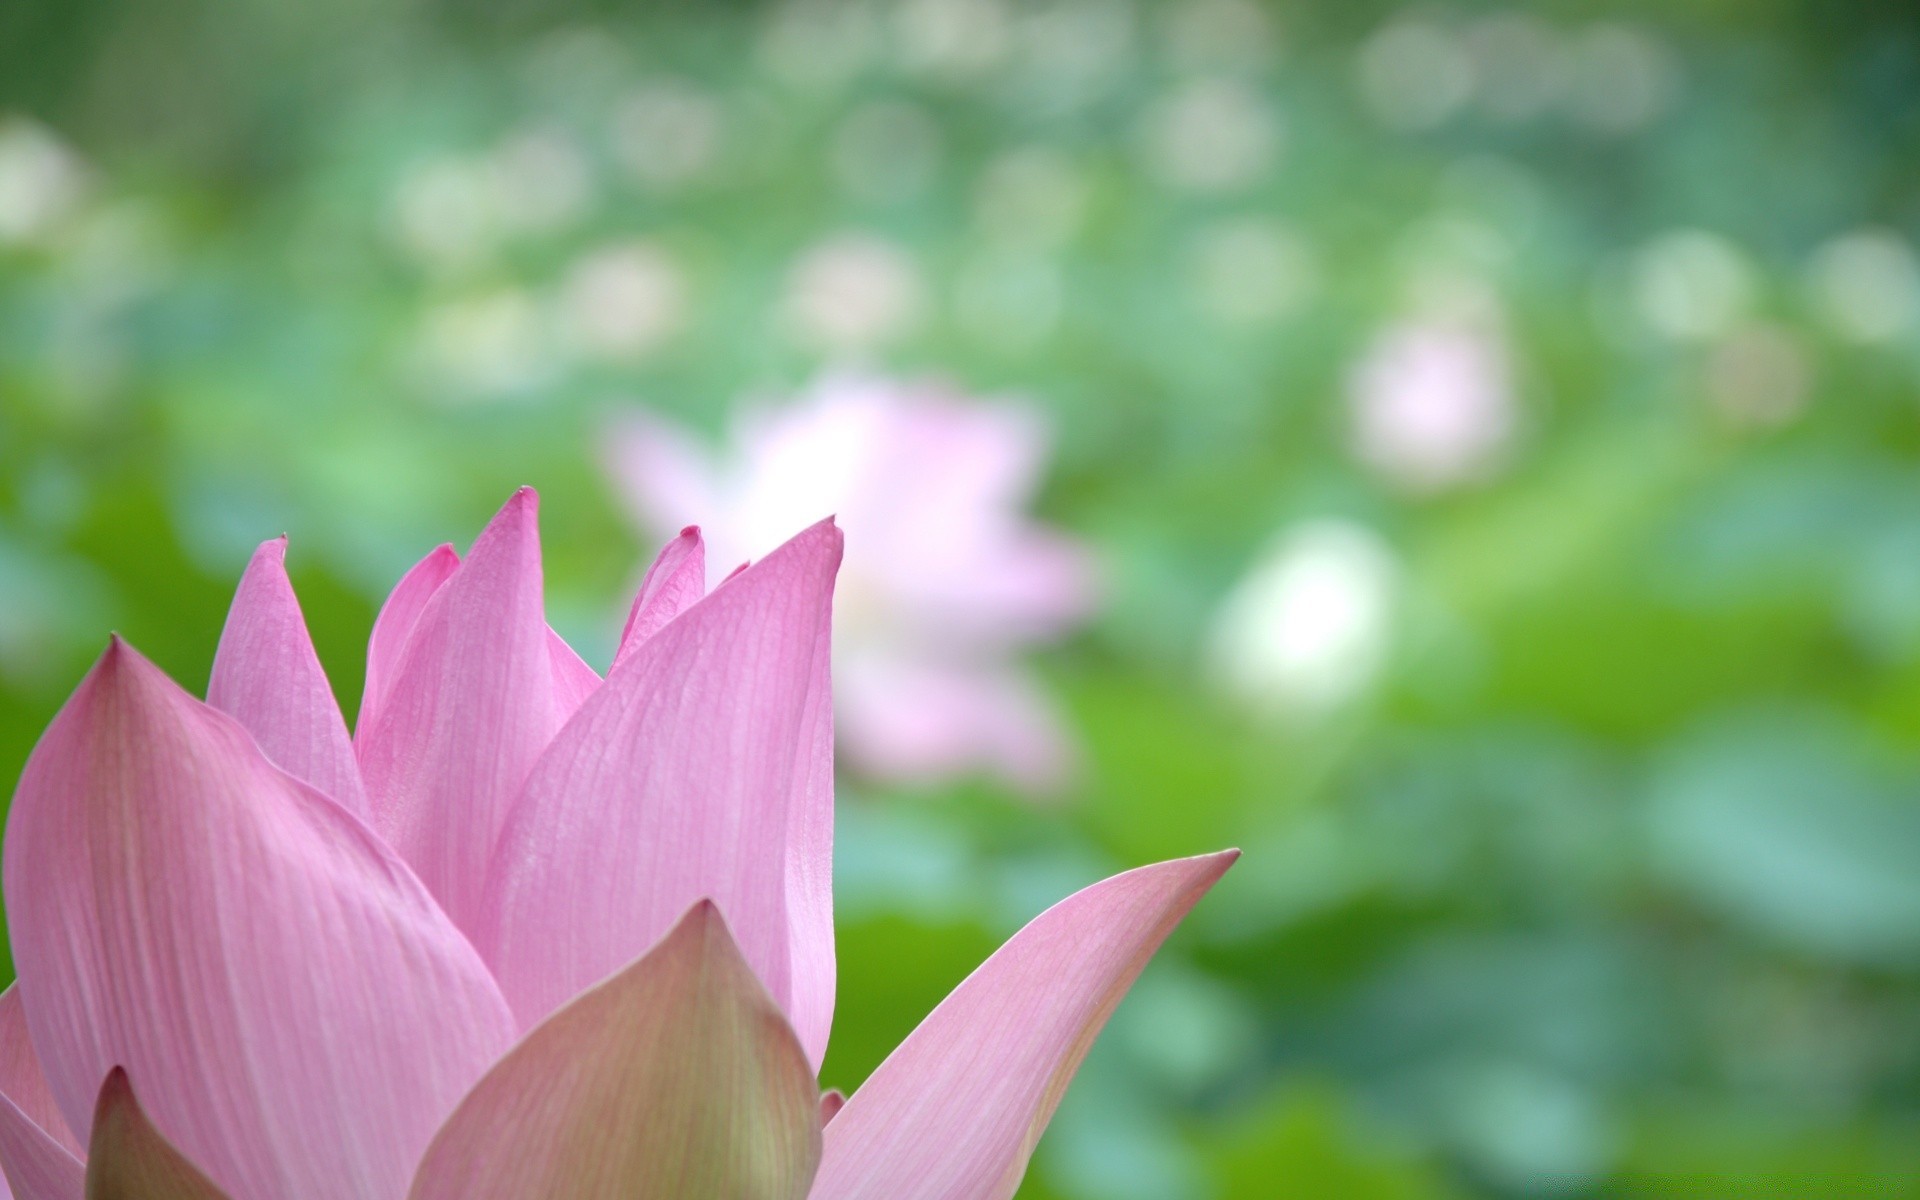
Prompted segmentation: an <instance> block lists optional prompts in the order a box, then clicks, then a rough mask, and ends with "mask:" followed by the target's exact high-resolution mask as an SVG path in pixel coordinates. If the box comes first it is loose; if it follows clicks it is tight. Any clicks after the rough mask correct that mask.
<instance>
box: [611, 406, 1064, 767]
mask: <svg viewBox="0 0 1920 1200" xmlns="http://www.w3.org/2000/svg"><path fill="white" fill-rule="evenodd" d="M734 432H735V437H734V445H733V447H732V451H733V456H732V457H731V459H730V460H728V461H724V462H723V461H720V460H718V459H716V457H715V456H714V455H713V454H710V453H709V452H708V451H707V450H706V449H705V448H704V447H702V446H701V445H699V444H698V443H697V442H696V441H695V440H694V439H693V438H691V437H689V436H688V435H687V434H686V433H684V432H683V431H681V430H679V429H676V428H674V427H671V426H668V425H666V424H664V423H662V422H660V421H657V420H655V419H652V418H650V417H646V416H643V415H639V414H629V415H627V416H626V417H624V418H623V419H622V420H621V421H620V422H619V423H618V424H617V425H616V426H615V428H614V436H613V438H612V440H611V443H610V449H609V455H608V463H609V467H610V470H611V473H612V476H613V480H614V483H615V485H616V486H617V487H618V488H619V490H620V491H621V493H622V495H623V496H624V497H625V498H626V500H627V502H628V505H629V507H630V509H631V510H632V512H633V514H634V517H635V519H636V520H637V521H638V522H639V523H640V525H641V526H642V527H643V528H645V529H647V530H648V531H649V532H650V533H655V534H665V533H667V532H668V531H671V530H674V529H678V528H680V527H681V526H683V525H688V524H691V523H693V522H695V521H700V523H701V526H702V528H703V529H704V530H705V532H706V534H707V536H708V537H709V538H710V539H711V546H712V549H713V555H712V559H713V563H714V566H715V567H716V568H717V570H718V571H722V572H724V571H726V570H729V569H731V568H732V567H733V566H734V565H735V564H736V563H739V562H742V561H744V560H745V559H747V558H748V557H749V556H751V555H756V554H763V553H765V552H766V551H767V550H769V549H771V548H772V547H774V546H775V545H778V544H779V541H780V539H781V538H783V537H785V536H786V533H787V531H789V530H792V529H795V528H797V527H799V526H800V525H802V524H804V523H805V522H808V521H815V520H819V519H820V518H822V517H825V516H827V515H828V514H829V513H831V514H833V515H834V517H835V519H836V520H838V521H839V522H841V523H842V524H843V525H844V526H845V527H846V528H847V530H848V531H849V532H850V533H851V534H852V535H853V539H854V545H853V547H852V548H851V549H850V550H849V553H848V556H847V567H846V572H845V574H844V575H843V576H842V580H841V589H840V601H839V612H838V615H837V619H836V627H835V631H836V634H837V640H838V645H837V647H836V651H835V652H836V655H837V657H836V660H835V662H834V671H835V674H836V676H837V678H838V680H839V688H838V692H837V695H836V697H835V701H836V705H837V709H838V713H837V715H838V717H839V720H840V725H841V731H840V732H841V737H842V739H843V743H844V745H843V748H844V750H845V751H846V753H847V754H848V756H849V758H850V759H851V761H852V762H853V763H854V765H856V766H857V767H859V768H860V769H861V770H863V771H865V772H867V773H869V774H871V775H874V776H877V777H880V778H883V779H889V780H903V781H925V780H935V779H940V778H943V777H947V776H951V775H954V774H958V773H961V772H964V771H968V770H972V769H977V768H987V769H990V770H993V771H996V772H998V773H999V774H1000V775H1002V776H1003V777H1005V778H1007V779H1009V780H1011V781H1012V782H1014V783H1015V784H1016V785H1018V786H1021V787H1023V788H1025V789H1027V790H1029V791H1036V792H1037V791H1046V790H1049V789H1051V788H1053V787H1056V786H1058V785H1059V784H1060V783H1061V782H1062V781H1063V779H1064V777H1065V775H1066V774H1067V772H1068V769H1069V766H1070V763H1071V761H1072V757H1073V756H1072V751H1071V749H1070V745H1071V744H1070V741H1069V739H1068V737H1067V736H1066V734H1065V733H1064V731H1062V730H1061V728H1060V726H1059V722H1058V720H1057V719H1056V718H1055V716H1054V713H1053V708H1052V706H1051V705H1050V704H1049V703H1048V702H1047V700H1046V698H1045V697H1044V696H1043V695H1042V694H1041V692H1040V690H1039V688H1038V687H1037V686H1036V685H1035V684H1034V682H1033V681H1032V679H1031V678H1029V677H1028V676H1027V675H1026V674H1025V673H1024V672H1023V671H1021V670H1020V668H1019V667H1018V666H1017V665H1016V664H1015V662H1014V661H1013V658H1014V655H1015V654H1016V653H1017V652H1018V651H1019V650H1020V649H1021V648H1023V647H1025V646H1028V645H1031V644H1033V643H1035V642H1038V641H1043V640H1046V639H1050V638H1053V637H1056V636H1058V635H1060V634H1062V633H1064V632H1065V631H1066V630H1068V629H1070V628H1072V627H1073V626H1074V625H1076V624H1077V623H1079V622H1080V621H1081V620H1082V619H1084V617H1085V616H1086V614H1087V612H1088V611H1089V609H1091V607H1092V604H1093V591H1094V588H1093V572H1092V564H1091V562H1090V560H1089V556H1088V555H1087V553H1086V551H1085V549H1084V548H1083V547H1081V546H1080V545H1078V544H1077V543H1075V542H1072V541H1070V540H1069V539H1067V538H1066V537H1064V536H1062V535H1060V534H1058V533H1055V532H1054V531H1052V530H1049V529H1045V528H1043V527H1041V526H1038V525H1036V524H1034V523H1033V522H1031V521H1030V520H1029V519H1028V518H1027V516H1026V515H1025V513H1024V511H1023V509H1024V507H1025V505H1026V503H1027V501H1028V500H1029V498H1030V497H1031V495H1032V492H1033V489H1034V487H1035V485H1036V483H1037V482H1038V479H1037V477H1038V475H1039V471H1040V468H1041V465H1042V464H1043V462H1044V461H1045V457H1046V438H1045V432H1044V430H1043V428H1042V426H1041V423H1040V421H1039V419H1038V417H1037V414H1035V413H1034V412H1032V411H1031V410H1030V409H1027V408H1023V407H1021V406H1019V405H1016V404H1013V403H1007V402H1003V403H998V404H985V403H976V402H967V401H964V400H962V399H961V398H959V397H957V396H955V395H953V394H950V393H948V392H945V391H943V390H941V389H940V388H937V387H931V386H908V385H903V384H898V383H893V382H888V381H885V380H876V379H859V378H851V377H841V378H835V379H829V380H827V381H826V382H824V383H823V384H821V385H820V386H819V387H817V388H816V389H814V390H813V392H812V393H811V394H810V395H808V396H805V397H803V398H802V399H801V400H800V401H799V402H798V403H796V404H794V405H792V406H790V407H786V408H782V409H778V410H773V411H761V412H756V413H750V414H748V415H747V416H746V417H744V418H743V419H742V420H741V421H740V422H739V423H738V426H737V428H736V429H735V431H734Z"/></svg>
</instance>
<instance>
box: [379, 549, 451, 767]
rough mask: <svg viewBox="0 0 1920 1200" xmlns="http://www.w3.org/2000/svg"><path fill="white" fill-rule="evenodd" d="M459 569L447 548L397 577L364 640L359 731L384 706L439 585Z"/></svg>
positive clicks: (429, 555)
mask: <svg viewBox="0 0 1920 1200" xmlns="http://www.w3.org/2000/svg"><path fill="white" fill-rule="evenodd" d="M459 566H460V553H459V551H457V550H455V549H454V548H453V547H452V546H450V545H443V546H436V547H435V548H434V550H433V552H432V553H431V554H428V555H427V556H426V557H425V558H423V559H421V560H420V561H419V562H417V563H415V564H413V567H412V568H411V569H410V570H408V571H407V573H406V574H405V575H402V576H401V577H400V582H399V583H397V584H395V585H394V587H393V591H392V592H391V593H389V594H388V596H387V602H386V603H385V604H383V605H381V606H380V615H379V616H377V617H375V618H374V619H373V636H372V637H370V638H368V639H367V684H366V689H365V690H364V691H363V692H361V694H360V721H359V726H360V728H361V729H366V728H368V727H369V726H371V725H372V724H373V714H374V713H376V712H378V711H379V709H380V706H381V705H382V704H385V703H386V700H387V693H388V692H389V691H391V690H392V689H393V680H394V677H395V676H396V675H398V674H399V672H400V659H401V656H402V655H404V654H405V653H406V650H407V642H408V641H409V640H410V639H411V638H412V637H413V629H414V626H416V625H418V624H419V623H420V614H421V613H422V612H424V611H425V610H426V607H427V601H429V600H431V599H433V594H434V593H435V592H437V591H439V590H440V585H441V584H443V583H445V582H446V581H447V580H449V579H451V578H453V573H454V571H455V570H456V569H457V568H458V567H459Z"/></svg>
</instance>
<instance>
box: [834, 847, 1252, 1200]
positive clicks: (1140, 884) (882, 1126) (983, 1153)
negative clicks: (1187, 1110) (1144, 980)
mask: <svg viewBox="0 0 1920 1200" xmlns="http://www.w3.org/2000/svg"><path fill="white" fill-rule="evenodd" d="M1236 857H1238V851H1227V852H1225V853H1221V854H1211V855H1206V856H1204V857H1201V858H1187V859H1179V860H1176V861H1174V862H1166V863H1160V864H1157V865H1155V866H1150V867H1141V868H1139V869H1138V870H1134V871H1128V872H1126V873H1125V874H1123V875H1116V876H1114V877H1113V878H1111V879H1108V880H1106V881H1104V882H1102V883H1097V884H1095V885H1094V886H1092V887H1090V888H1087V889H1086V890H1084V891H1081V892H1077V893H1075V894H1074V895H1072V896H1069V897H1068V898H1067V899H1065V900H1062V901H1061V902H1060V903H1059V904H1056V905H1054V906H1053V907H1052V908H1050V909H1048V910H1047V911H1046V912H1044V913H1042V914H1040V915H1039V916H1038V917H1036V918H1034V920H1033V921H1032V923H1030V924H1029V925H1028V926H1027V927H1026V928H1025V929H1022V930H1021V931H1020V932H1019V933H1018V934H1016V935H1015V936H1014V937H1013V939H1012V940H1011V941H1009V942H1008V943H1007V944H1006V945H1005V946H1002V947H1001V948H1000V949H999V951H997V952H996V953H995V954H994V955H993V957H992V958H989V959H988V960H987V961H986V962H985V963H984V964H982V966H981V967H980V969H979V970H977V971H975V972H974V973H973V974H972V975H970V976H969V977H968V978H967V979H966V981H965V982H963V983H962V984H961V985H960V986H959V987H958V988H956V989H954V992H953V994H952V995H950V996H948V997H947V999H946V1000H945V1001H943V1002H942V1003H941V1005H940V1007H939V1008H936V1009H935V1010H934V1011H933V1013H932V1014H931V1015H930V1016H928V1017H927V1019H926V1020H925V1021H922V1022H921V1023H920V1027H919V1028H918V1029H915V1030H914V1031H913V1033H912V1034H911V1035H909V1036H908V1038H907V1040H906V1041H905V1042H903V1043H901V1045H900V1048H899V1049H898V1050H895V1051H894V1052H893V1054H892V1056H891V1057H889V1058H888V1059H887V1061H886V1062H884V1063H882V1064H880V1067H879V1069H878V1070H876V1071H874V1073H873V1075H872V1077H870V1078H869V1079H868V1080H867V1082H866V1083H865V1084H864V1085H862V1087H861V1088H860V1090H859V1091H857V1092H855V1093H854V1094H853V1096H852V1098H850V1099H849V1100H848V1101H847V1103H846V1107H845V1108H843V1109H841V1110H840V1112H839V1113H838V1114H837V1115H836V1116H835V1117H834V1118H833V1121H832V1123H831V1124H829V1125H828V1126H827V1129H826V1140H825V1149H824V1151H823V1153H822V1157H821V1162H820V1174H819V1178H818V1179H817V1180H816V1181H815V1184H814V1189H813V1193H812V1200H1008V1197H1011V1196H1012V1195H1013V1194H1014V1192H1015V1190H1016V1189H1018V1188H1019V1186H1020V1180H1021V1178H1022V1176H1024V1175H1025V1173H1026V1169H1027V1160H1028V1158H1029V1157H1030V1156H1031V1155H1032V1153H1033V1148H1034V1145H1035V1143H1037V1142H1038V1141H1039V1139H1040V1134H1041V1132H1042V1131H1043V1130H1044V1129H1045V1128H1046V1126H1047V1121H1048V1120H1049V1119H1050V1118H1051V1117H1052V1116H1053V1110H1054V1108H1055V1107H1056V1106H1057V1105H1058V1104H1059V1103H1060V1097H1061V1095H1062V1093H1064V1092H1065V1091H1066V1088H1067V1084H1068V1082H1069V1081H1070V1080H1071V1079H1072V1078H1073V1073H1074V1071H1075V1070H1076V1069H1078V1067H1079V1065H1080V1060H1081V1059H1082V1058H1084V1057H1085V1056H1086V1053H1087V1049H1088V1047H1090V1046H1091V1045H1092V1044H1093V1039H1094V1037H1095V1035H1096V1034H1098V1033H1099V1031H1100V1028H1101V1026H1103V1025H1104V1024H1105V1023H1106V1020H1107V1018H1108V1017H1109V1016H1110V1015H1112V1013H1113V1010H1114V1008H1115V1006H1117V1005H1118V1004H1119V1003H1120V999H1121V997H1122V996H1124V995H1125V994H1126V991H1127V989H1128V988H1129V987H1131V986H1132V984H1133V981H1134V979H1135V977H1137V976H1138V975H1139V974H1140V971H1141V968H1143V967H1144V966H1145V965H1146V963H1147V960H1148V958H1150V957H1151V956H1152V955H1153V952H1154V951H1155V950H1156V949H1158V948H1159V946H1160V943H1161V942H1162V941H1164V940H1165V939H1166V936H1167V934H1168V933H1170V932H1172V930H1173V927H1174V926H1175V925H1176V924H1178V923H1179V921H1180V919H1181V918H1182V917H1184V916H1185V915H1186V913H1187V910H1189V909H1191V908H1192V907H1193V905H1194V904H1195V902H1197V901H1198V900H1199V899H1200V897H1201V896H1202V895H1204V894H1205V893H1206V891H1207V889H1209V888H1211V887H1212V886H1213V884H1214V882H1215V881H1216V880H1218V879H1219V878H1220V876H1221V875H1222V874H1223V873H1224V872H1225V871H1226V869H1227V868H1228V867H1229V866H1231V865H1232V864H1233V861H1234V859H1235V858H1236Z"/></svg>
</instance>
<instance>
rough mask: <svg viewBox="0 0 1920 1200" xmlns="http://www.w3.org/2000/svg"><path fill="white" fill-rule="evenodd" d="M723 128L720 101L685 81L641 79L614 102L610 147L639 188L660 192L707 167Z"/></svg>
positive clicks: (717, 148) (710, 165)
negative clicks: (639, 82)
mask: <svg viewBox="0 0 1920 1200" xmlns="http://www.w3.org/2000/svg"><path fill="white" fill-rule="evenodd" d="M725 133H726V117H725V114H724V113H722V111H721V108H720V104H719V102H718V101H717V100H715V99H714V98H713V97H712V96H709V95H708V94H707V93H706V92H705V91H703V90H701V88H700V86H699V85H698V84H695V83H693V82H691V81H689V80H685V79H677V78H667V79H656V80H653V81H651V82H649V83H645V84H642V85H641V86H639V87H637V88H635V89H634V90H633V91H631V92H629V93H627V94H626V95H625V96H623V97H621V99H620V100H619V102H618V103H616V104H615V105H614V109H613V118H612V131H611V134H612V150H613V155H614V158H615V159H616V160H617V161H618V162H619V163H620V166H621V169H622V170H624V171H625V172H626V173H627V176H628V177H629V178H631V179H632V180H633V181H634V182H635V183H638V184H640V185H641V186H642V187H646V188H651V189H654V190H659V191H666V190H670V189H672V188H676V187H682V186H684V185H686V184H688V183H692V182H694V181H696V180H698V179H699V178H700V177H702V176H703V175H705V174H706V173H707V172H708V171H710V170H711V169H712V168H713V164H714V162H715V160H716V159H717V158H718V157H719V153H720V145H721V141H722V140H723V138H724V137H725Z"/></svg>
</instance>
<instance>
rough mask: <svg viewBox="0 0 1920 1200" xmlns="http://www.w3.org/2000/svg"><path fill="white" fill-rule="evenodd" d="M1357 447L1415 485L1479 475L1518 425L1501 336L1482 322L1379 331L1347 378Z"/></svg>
mask: <svg viewBox="0 0 1920 1200" xmlns="http://www.w3.org/2000/svg"><path fill="white" fill-rule="evenodd" d="M1348 397H1349V400H1350V402H1351V404H1352V416H1353V447H1354V452H1355V453H1356V454H1357V455H1358V456H1359V457H1360V459H1361V460H1362V461H1363V462H1365V463H1366V464H1367V465H1368V466H1370V467H1372V468H1373V469H1374V470H1376V471H1378V472H1380V473H1381V474H1382V475H1383V476H1385V477H1386V478H1388V479H1390V480H1392V481H1393V482H1394V483H1397V484H1399V485H1400V486H1402V487H1405V488H1409V489H1411V490H1414V491H1423V492H1424V491H1437V490H1440V489H1443V488H1447V487H1451V486H1455V485H1457V484H1461V483H1465V482H1469V481H1472V480H1475V479H1479V478H1483V477H1485V476H1486V474H1487V473H1488V472H1489V471H1491V470H1492V469H1493V468H1495V467H1496V466H1498V465H1499V463H1500V460H1501V459H1502V458H1503V457H1504V456H1505V454H1506V452H1507V449H1508V447H1509V445H1510V443H1511V442H1512V440H1513V435H1514V426H1515V424H1516V412H1515V400H1514V394H1513V381H1512V370H1511V367H1510V365H1509V362H1508V350H1507V346H1506V342H1505V339H1504V338H1502V337H1500V336H1499V335H1498V334H1497V333H1496V332H1494V331H1493V328H1492V327H1491V326H1488V325H1484V324H1469V323H1467V322H1463V321H1445V320H1427V321H1409V322H1404V323H1402V324H1399V325H1395V326H1392V327H1390V328H1388V329H1387V330H1386V331H1384V332H1383V333H1381V334H1380V335H1379V337H1377V338H1376V339H1375V341H1374V343H1373V345H1372V347H1371V348H1369V349H1368V350H1367V352H1366V353H1365V355H1363V356H1362V357H1361V359H1360V361H1359V362H1358V363H1357V364H1356V365H1355V367H1354V370H1353V372H1352V374H1351V375H1350V376H1349V378H1348Z"/></svg>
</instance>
